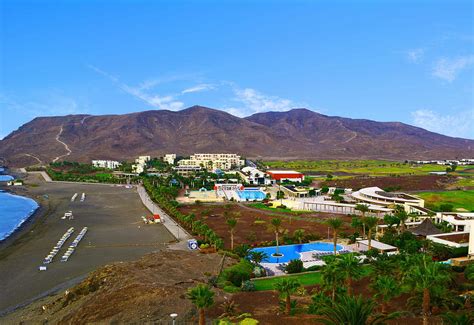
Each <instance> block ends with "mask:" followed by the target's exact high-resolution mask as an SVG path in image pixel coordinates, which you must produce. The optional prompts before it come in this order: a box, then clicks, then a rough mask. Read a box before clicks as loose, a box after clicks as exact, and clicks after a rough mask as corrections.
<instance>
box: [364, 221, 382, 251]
mask: <svg viewBox="0 0 474 325" xmlns="http://www.w3.org/2000/svg"><path fill="white" fill-rule="evenodd" d="M378 222H379V219H378V218H377V217H365V218H364V223H365V225H366V226H367V230H368V232H369V234H368V238H367V239H368V241H369V245H368V246H369V250H371V249H372V231H373V230H374V229H375V226H377V223H378Z"/></svg>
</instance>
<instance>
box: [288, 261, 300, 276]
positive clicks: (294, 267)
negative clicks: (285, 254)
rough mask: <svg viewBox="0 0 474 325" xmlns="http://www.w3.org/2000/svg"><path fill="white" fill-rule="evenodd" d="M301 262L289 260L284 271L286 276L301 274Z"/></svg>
mask: <svg viewBox="0 0 474 325" xmlns="http://www.w3.org/2000/svg"><path fill="white" fill-rule="evenodd" d="M303 269H304V267H303V261H301V260H300V259H294V260H291V261H290V262H289V263H288V265H287V266H286V267H285V271H286V272H287V273H288V274H292V273H301V272H303Z"/></svg>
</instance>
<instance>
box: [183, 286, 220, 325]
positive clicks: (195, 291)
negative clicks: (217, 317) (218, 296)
mask: <svg viewBox="0 0 474 325" xmlns="http://www.w3.org/2000/svg"><path fill="white" fill-rule="evenodd" d="M187 297H188V299H189V300H191V302H192V303H193V304H194V305H195V306H196V307H197V308H198V310H199V325H205V324H206V314H205V309H206V308H209V307H211V306H212V305H213V304H214V292H213V291H212V290H211V289H210V288H209V286H207V285H205V284H202V283H201V284H198V285H197V286H195V287H194V288H190V289H189V290H188V292H187Z"/></svg>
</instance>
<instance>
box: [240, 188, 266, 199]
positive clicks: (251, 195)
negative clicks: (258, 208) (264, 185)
mask: <svg viewBox="0 0 474 325" xmlns="http://www.w3.org/2000/svg"><path fill="white" fill-rule="evenodd" d="M237 195H238V196H239V197H240V199H241V200H243V201H247V200H249V201H254V200H258V201H261V200H263V199H264V198H265V197H266V194H265V193H263V192H262V191H260V190H259V189H258V188H246V189H244V190H242V191H237Z"/></svg>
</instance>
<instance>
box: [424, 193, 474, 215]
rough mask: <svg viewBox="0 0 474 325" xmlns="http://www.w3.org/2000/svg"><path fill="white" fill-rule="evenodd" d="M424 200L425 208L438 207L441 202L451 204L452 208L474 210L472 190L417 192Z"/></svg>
mask: <svg viewBox="0 0 474 325" xmlns="http://www.w3.org/2000/svg"><path fill="white" fill-rule="evenodd" d="M417 195H418V196H420V197H421V198H422V199H424V200H425V205H426V207H427V208H431V209H434V210H435V211H436V210H438V209H439V205H440V204H443V203H449V204H452V205H453V207H454V210H456V209H466V210H468V211H474V190H470V191H445V192H422V193H417Z"/></svg>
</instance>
